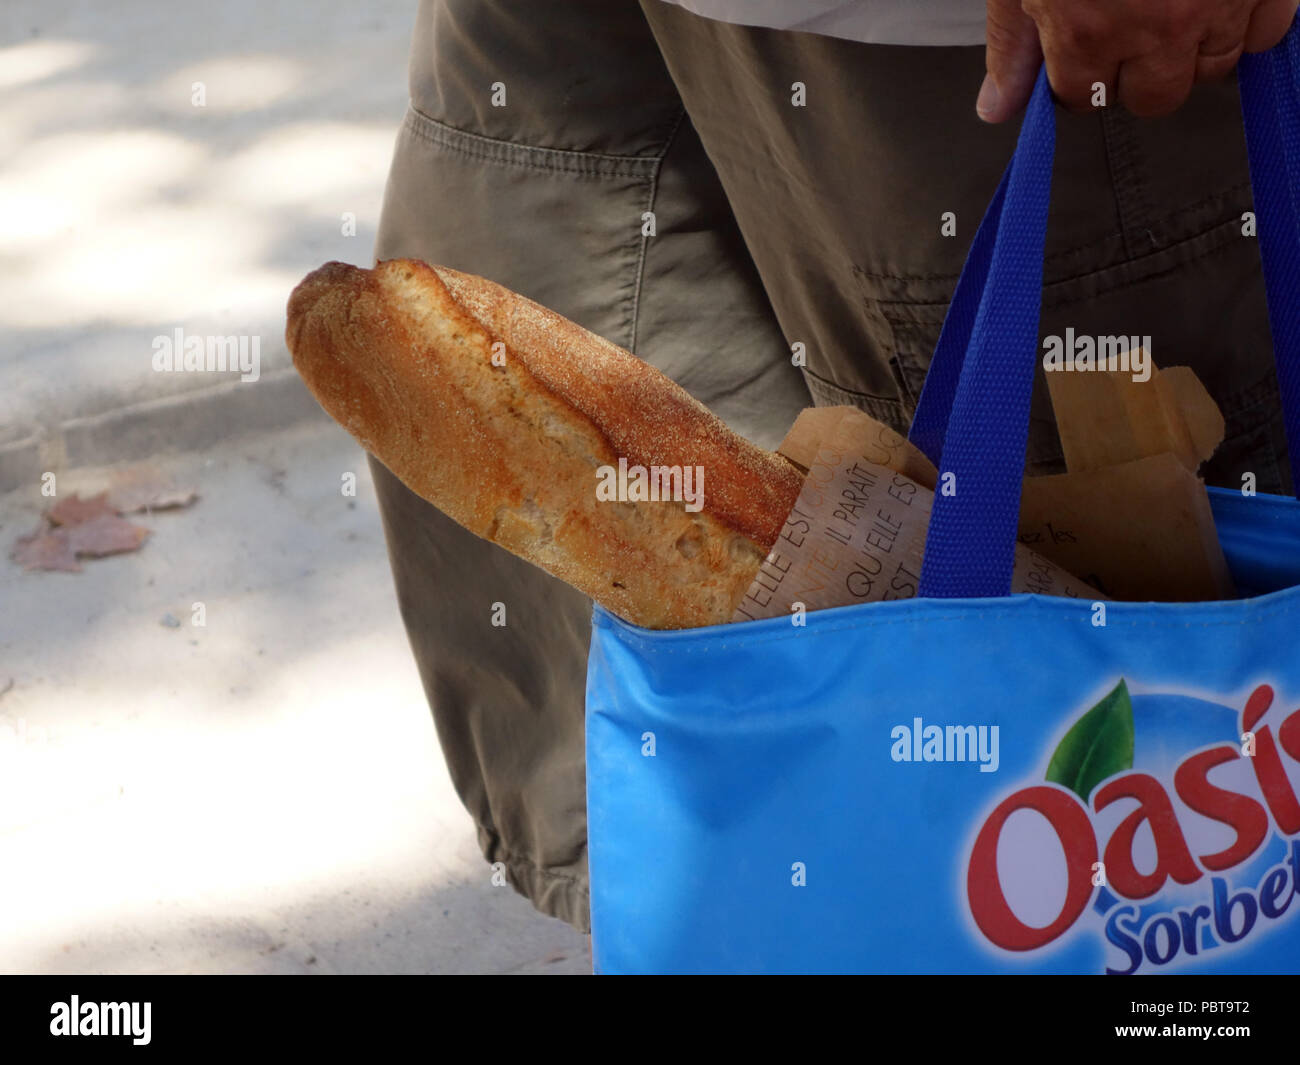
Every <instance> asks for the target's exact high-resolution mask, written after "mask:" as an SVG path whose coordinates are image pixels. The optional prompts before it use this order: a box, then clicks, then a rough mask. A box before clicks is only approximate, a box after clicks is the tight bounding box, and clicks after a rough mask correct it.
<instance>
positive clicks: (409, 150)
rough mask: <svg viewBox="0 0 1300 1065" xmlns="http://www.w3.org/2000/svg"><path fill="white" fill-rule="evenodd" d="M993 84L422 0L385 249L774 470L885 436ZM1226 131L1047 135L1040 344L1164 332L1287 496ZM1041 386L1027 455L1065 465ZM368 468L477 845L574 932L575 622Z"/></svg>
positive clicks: (628, 9) (977, 195)
mask: <svg viewBox="0 0 1300 1065" xmlns="http://www.w3.org/2000/svg"><path fill="white" fill-rule="evenodd" d="M982 75H983V50H982V49H980V48H899V47H889V46H878V45H864V44H856V43H852V42H848V41H841V40H836V39H832V38H826V37H819V36H814V35H809V34H800V33H789V32H780V31H773V30H764V29H754V28H745V27H738V26H731V25H726V24H723V23H718V22H714V21H710V20H707V19H703V18H700V17H697V16H695V15H691V14H689V13H688V12H685V11H683V10H682V9H680V8H677V7H674V6H671V5H668V4H664V3H660V2H658V0H644V3H642V4H640V5H638V4H637V3H636V2H634V0H553V2H550V3H546V4H538V3H536V0H424V2H423V3H422V4H421V6H420V10H419V16H418V23H417V26H416V30H415V37H414V44H413V49H412V61H411V109H410V111H409V112H408V114H407V116H406V119H405V122H404V123H403V125H402V128H401V132H400V134H399V137H398V141H397V146H396V153H395V157H394V160H393V166H392V173H391V177H390V179H389V184H388V188H387V194H386V197H385V202H384V212H383V218H382V223H381V226H380V235H379V241H378V247H377V248H376V255H377V257H378V258H381V259H387V258H393V257H398V256H414V257H417V258H422V259H426V260H428V261H430V262H434V263H442V264H446V265H449V266H452V267H455V268H456V269H459V270H467V271H470V272H472V273H477V274H482V275H484V276H486V277H489V278H492V279H493V280H495V281H498V282H500V283H502V284H504V285H506V286H508V287H510V288H512V289H515V290H517V291H519V292H521V293H523V294H524V295H526V296H529V297H531V298H532V299H534V300H537V301H539V302H541V303H543V304H545V305H547V306H549V307H552V308H554V309H555V310H557V311H559V312H560V313H561V314H564V315H566V316H568V317H569V318H572V319H574V320H575V321H577V322H579V323H581V324H582V325H584V326H586V327H587V328H588V329H591V330H593V331H595V332H596V333H599V334H601V335H602V336H605V337H607V338H609V339H610V340H612V341H614V342H616V343H618V344H621V345H623V346H624V347H626V348H628V349H630V350H632V351H634V352H635V353H636V354H637V355H639V356H640V357H642V358H644V359H646V360H648V361H649V362H651V363H652V364H654V365H655V366H657V367H659V368H660V369H661V370H663V371H664V372H665V373H666V374H668V375H669V376H670V377H672V378H674V379H675V380H677V381H678V382H679V383H680V384H682V385H683V386H684V387H685V388H687V389H688V390H689V391H690V392H692V393H693V394H694V395H695V396H696V397H698V398H699V399H700V400H702V401H703V402H704V403H706V404H707V405H709V406H710V407H711V408H713V410H714V411H716V412H717V413H718V414H719V415H720V416H722V417H723V418H724V419H725V420H726V421H727V422H729V423H730V424H731V425H732V426H733V427H734V428H736V429H737V430H738V431H739V432H741V433H743V434H745V435H747V436H749V437H750V438H751V439H753V440H754V441H756V442H757V443H760V444H762V445H764V446H769V447H771V446H774V445H775V444H776V443H777V442H779V440H780V439H781V437H782V436H783V435H784V432H785V430H786V429H787V428H788V426H789V425H790V423H791V422H792V420H793V419H794V417H795V415H796V413H797V412H798V411H799V410H800V408H802V407H804V406H806V405H809V404H810V403H817V404H836V403H851V404H856V405H857V406H859V407H861V408H863V409H864V410H867V411H869V412H870V413H871V414H873V415H875V416H877V417H879V418H882V419H884V420H885V421H887V422H890V423H892V424H893V425H895V426H897V427H898V428H900V429H905V428H906V426H907V425H908V422H909V419H910V417H911V414H912V411H913V408H914V405H915V403H916V399H917V396H918V394H919V392H920V388H921V383H922V381H923V379H924V376H925V370H926V365H927V361H928V358H929V355H930V352H931V350H932V349H933V347H934V343H935V340H936V339H937V337H938V334H939V327H940V325H941V323H942V321H943V315H944V310H945V307H946V305H947V301H948V299H949V298H950V296H951V293H952V289H953V286H954V283H955V281H956V277H957V274H958V272H959V271H960V269H961V265H962V260H963V258H964V256H965V253H966V249H967V246H968V244H969V242H970V239H971V237H972V235H973V234H974V231H975V227H976V226H977V224H978V222H979V219H980V217H981V215H982V213H983V209H984V206H985V204H986V203H987V201H988V198H989V196H990V195H991V194H992V192H993V190H994V188H995V187H996V184H997V181H998V178H999V175H1000V174H1001V172H1002V169H1003V167H1004V166H1005V164H1006V162H1007V159H1008V158H1009V156H1010V153H1011V150H1012V147H1013V144H1014V138H1015V134H1016V129H1015V128H1014V127H1015V123H1012V125H1011V126H1010V127H1006V128H1003V127H998V128H990V127H986V126H983V125H981V124H980V123H979V122H978V120H977V119H976V118H975V114H974V107H973V101H974V98H975V93H976V91H977V89H978V87H979V84H980V79H981V77H982ZM796 82H800V83H802V84H803V86H804V95H805V104H804V106H795V105H794V104H793V103H792V98H793V95H794V83H796ZM1238 108H1239V104H1238V99H1237V93H1236V89H1235V86H1234V85H1233V84H1224V85H1219V86H1210V87H1204V88H1200V89H1198V90H1197V91H1196V92H1195V94H1194V95H1193V97H1192V100H1191V101H1190V103H1189V104H1188V105H1187V106H1186V107H1185V108H1183V110H1182V111H1180V112H1179V113H1178V114H1176V115H1174V116H1172V117H1170V118H1167V119H1161V120H1156V121H1151V120H1147V121H1143V120H1138V119H1134V118H1132V117H1130V116H1128V115H1126V114H1123V113H1121V112H1118V111H1107V112H1103V113H1101V114H1098V115H1089V116H1083V117H1077V116H1070V115H1066V114H1060V115H1059V123H1058V127H1059V133H1058V147H1057V159H1056V171H1055V177H1054V186H1053V198H1052V211H1051V217H1050V221H1049V229H1048V257H1047V264H1046V280H1047V286H1046V292H1045V296H1044V309H1043V321H1042V330H1043V332H1044V333H1045V334H1046V333H1060V332H1062V331H1063V330H1064V329H1065V328H1066V327H1067V326H1072V327H1074V329H1075V330H1076V331H1077V332H1082V333H1092V334H1125V335H1132V334H1137V335H1150V336H1151V337H1152V347H1153V351H1154V356H1155V360H1156V362H1157V364H1159V365H1168V364H1176V363H1186V364H1190V365H1191V366H1193V367H1194V368H1195V370H1196V371H1197V373H1198V374H1199V375H1200V376H1201V378H1202V379H1203V380H1204V381H1205V382H1206V384H1207V385H1208V387H1209V388H1210V390H1211V392H1212V393H1213V394H1214V395H1215V397H1216V398H1217V399H1218V401H1219V403H1220V405H1221V406H1222V407H1223V410H1224V414H1225V415H1226V417H1227V424H1228V428H1227V434H1228V438H1227V441H1226V443H1225V444H1224V446H1223V447H1222V448H1221V450H1220V452H1219V454H1218V456H1217V457H1216V458H1215V459H1214V460H1213V462H1212V463H1211V464H1210V466H1209V468H1208V473H1209V477H1210V479H1211V480H1212V481H1214V482H1218V483H1222V484H1240V476H1241V474H1242V473H1243V472H1245V471H1251V472H1253V473H1254V474H1255V475H1256V477H1257V479H1258V486H1259V489H1260V490H1261V491H1279V490H1283V489H1289V486H1290V477H1289V474H1288V471H1287V469H1286V464H1285V445H1284V441H1283V436H1282V427H1281V420H1280V413H1279V406H1278V398H1277V391H1276V385H1275V381H1274V377H1273V372H1272V365H1271V349H1270V342H1269V334H1268V326H1267V320H1266V313H1265V306H1264V298H1263V288H1262V281H1261V278H1260V270H1259V259H1258V250H1257V245H1256V242H1255V240H1254V239H1253V238H1251V237H1248V236H1243V234H1242V214H1243V212H1245V211H1248V210H1249V209H1250V207H1251V197H1250V187H1249V182H1248V177H1247V170H1246V160H1245V150H1244V144H1243V140H1242V134H1241V120H1240V115H1239V110H1238ZM947 212H951V216H950V221H951V222H952V224H953V225H952V226H950V227H948V228H953V227H954V226H955V235H951V236H949V235H945V233H944V232H943V229H944V225H943V223H944V220H945V216H946V213H947ZM651 216H653V235H649V231H650V221H651ZM796 343H798V344H802V345H804V351H805V355H806V360H807V365H806V367H805V368H804V369H803V371H802V372H801V371H800V370H799V369H797V368H796V367H795V366H794V365H793V364H792V362H791V346H792V345H794V344H796ZM1039 385H1040V387H1039V389H1038V391H1037V394H1036V397H1035V404H1034V420H1033V425H1032V430H1031V454H1030V460H1031V462H1030V465H1031V470H1032V471H1033V472H1051V471H1054V470H1059V469H1060V450H1059V444H1058V441H1057V439H1056V435H1055V431H1054V429H1053V427H1052V423H1051V418H1050V411H1049V409H1048V407H1047V405H1046V397H1045V394H1044V392H1045V390H1044V389H1043V388H1042V387H1041V381H1040V382H1039ZM466 459H467V460H468V461H473V456H472V455H471V456H466ZM372 467H373V472H374V478H375V484H376V488H377V490H378V492H379V499H380V505H381V508H382V512H383V516H384V525H385V531H386V535H387V541H388V548H389V554H390V557H391V562H392V568H393V574H394V578H395V581H396V587H397V594H398V598H399V600H400V605H401V611H402V616H403V618H404V620H405V624H406V628H407V631H408V633H409V636H410V640H411V646H412V650H413V651H414V654H415V658H416V661H417V663H418V664H419V669H420V673H421V677H422V679H423V683H424V688H425V692H426V694H427V696H428V700H429V704H430V706H431V707H432V710H433V715H434V719H435V721H436V723H437V730H438V736H439V739H440V741H441V744H442V749H443V752H444V754H445V756H446V759H447V763H448V766H449V768H450V771H451V775H452V779H453V781H454V783H455V786H456V788H457V790H458V792H459V794H460V796H461V798H462V799H463V801H464V803H465V806H466V808H467V809H468V810H469V812H470V814H471V815H472V816H473V818H474V820H475V822H476V824H477V826H478V835H479V841H480V843H481V845H482V849H483V853H484V855H485V856H486V858H487V859H488V860H489V861H492V862H496V861H500V862H502V863H504V865H505V868H506V870H507V874H508V877H509V879H510V882H511V883H512V884H513V885H514V886H515V887H516V888H517V889H518V890H519V891H521V892H523V893H524V894H525V895H527V896H528V897H529V898H531V899H532V900H533V902H534V904H535V905H536V906H537V907H538V909H540V910H542V911H543V912H545V913H548V914H551V915H553V916H556V917H559V918H562V919H563V920H565V921H568V922H569V923H571V924H573V925H575V926H576V927H578V928H580V929H583V930H585V929H586V928H587V927H588V888H587V860H586V811H585V781H584V761H583V690H584V682H585V669H586V651H587V644H588V638H589V632H590V628H589V618H590V611H591V606H590V602H589V601H588V600H587V599H586V598H585V597H584V596H582V595H580V594H579V593H578V592H576V591H574V590H572V589H571V588H569V587H567V586H565V585H563V584H561V583H559V582H558V581H556V580H554V579H552V578H551V577H549V576H548V575H546V574H544V573H542V572H541V571H539V570H536V569H534V568H532V567H531V566H529V565H528V564H526V563H524V562H522V561H519V560H517V559H515V558H514V557H513V556H511V555H509V554H507V553H506V552H504V551H502V550H500V549H499V548H497V547H495V546H493V545H490V544H487V543H485V542H483V541H480V540H478V539H476V538H475V537H473V536H471V535H469V534H468V533H466V532H464V531H463V530H462V529H461V528H460V527H459V526H457V525H455V524H454V523H453V522H451V521H450V520H449V519H447V518H445V517H443V516H442V515H441V514H440V513H439V512H438V511H437V510H435V509H434V508H433V507H431V506H430V505H429V504H427V503H425V502H424V501H422V500H421V499H419V498H418V497H416V496H415V495H413V494H412V493H411V492H410V491H408V490H407V489H406V488H405V487H404V486H403V485H402V484H401V483H400V482H398V481H397V480H396V479H395V478H394V477H393V476H392V475H391V474H390V473H389V472H388V471H387V470H386V469H385V468H384V467H383V466H381V465H380V464H379V463H377V462H373V461H372ZM496 603H501V604H504V606H505V610H506V622H507V623H506V624H505V625H504V626H498V625H493V623H492V617H493V607H494V604H496ZM486 875H487V870H486V868H485V876H486Z"/></svg>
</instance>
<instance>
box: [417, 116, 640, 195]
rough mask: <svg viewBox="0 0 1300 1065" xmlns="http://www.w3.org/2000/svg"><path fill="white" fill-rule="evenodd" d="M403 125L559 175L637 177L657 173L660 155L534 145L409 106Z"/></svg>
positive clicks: (486, 158) (462, 149) (444, 143)
mask: <svg viewBox="0 0 1300 1065" xmlns="http://www.w3.org/2000/svg"><path fill="white" fill-rule="evenodd" d="M403 125H404V126H405V127H406V129H408V130H409V131H410V132H411V133H412V134H413V135H415V136H417V137H419V138H421V139H422V140H424V141H427V142H428V143H430V144H432V145H434V146H435V147H438V148H442V149H444V150H446V151H450V152H455V153H457V154H458V155H463V156H465V157H466V158H469V159H477V160H480V161H482V162H489V163H496V164H498V165H499V166H511V167H519V168H522V169H526V170H541V171H545V172H548V173H557V174H582V175H587V176H592V177H617V178H637V179H641V180H644V179H645V178H647V177H650V176H652V175H653V174H654V172H655V168H656V167H657V166H658V158H657V157H647V156H637V155H603V154H601V153H599V152H579V151H573V150H571V149H566V148H540V147H537V146H535V145H530V144H515V143H513V142H512V141H502V140H496V139H494V138H492V137H484V136H481V135H480V134H477V133H469V132H467V131H465V130H462V129H457V128H456V127H454V126H448V125H446V124H445V123H443V122H439V121H438V120H437V119H435V118H430V117H429V116H428V115H426V114H424V113H423V112H421V111H417V110H416V109H415V108H414V107H412V106H408V108H407V113H406V119H405V121H404V123H403Z"/></svg>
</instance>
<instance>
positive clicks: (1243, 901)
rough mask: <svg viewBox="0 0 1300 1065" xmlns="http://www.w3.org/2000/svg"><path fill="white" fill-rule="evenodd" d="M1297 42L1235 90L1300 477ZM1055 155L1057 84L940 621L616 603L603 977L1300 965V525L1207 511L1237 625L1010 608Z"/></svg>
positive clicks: (936, 434) (941, 392) (971, 405)
mask: <svg viewBox="0 0 1300 1065" xmlns="http://www.w3.org/2000/svg"><path fill="white" fill-rule="evenodd" d="M1298 76H1300V45H1298V43H1297V31H1296V30H1295V28H1294V27H1293V29H1292V31H1291V32H1290V33H1289V34H1288V36H1287V38H1286V40H1285V41H1284V42H1283V43H1282V44H1280V45H1279V46H1278V47H1277V48H1275V49H1274V50H1273V51H1272V52H1270V53H1267V54H1265V55H1261V56H1247V57H1245V58H1243V60H1242V62H1241V65H1240V79H1241V86H1242V100H1243V112H1244V116H1245V122H1246V133H1247V142H1248V148H1249V157H1250V165H1251V176H1252V183H1253V187H1254V192H1255V210H1256V218H1257V226H1258V233H1259V240H1260V246H1261V254H1262V257H1263V262H1264V268H1265V277H1266V286H1267V294H1268V304H1269V315H1270V323H1271V328H1272V332H1273V338H1274V347H1275V353H1276V360H1277V372H1278V378H1279V383H1280V385H1281V390H1282V396H1283V401H1284V409H1285V414H1286V419H1287V431H1288V439H1289V444H1290V449H1291V463H1292V469H1293V470H1295V471H1298V472H1300V291H1298V289H1297V286H1298V285H1300V214H1298V213H1297V203H1296V193H1297V190H1300V85H1298V83H1297V77H1298ZM1053 146H1054V117H1053V111H1052V103H1051V99H1050V95H1049V91H1048V87H1047V83H1046V79H1045V77H1044V76H1042V75H1040V78H1039V82H1038V86H1037V89H1036V91H1035V93H1034V97H1033V100H1032V102H1031V104H1030V106H1029V109H1028V111H1027V113H1026V116H1025V119H1024V124H1023V127H1022V129H1021V134H1020V140H1019V144H1018V146H1017V149H1016V153H1015V156H1014V158H1013V159H1012V162H1011V164H1010V166H1009V167H1008V170H1007V173H1006V175H1005V176H1004V178H1003V181H1002V184H1001V185H1000V187H999V188H998V191H997V193H996V194H995V196H994V198H993V201H992V203H991V204H990V206H989V209H988V212H987V214H986V216H985V218H984V221H983V223H982V224H981V226H980V230H979V232H978V234H977V236H976V238H975V241H974V242H973V245H972V248H971V251H970V254H969V256H968V259H967V263H966V267H965V269H964V271H963V274H962V277H961V279H960V281H959V282H958V286H957V290H956V293H955V295H954V298H953V303H952V306H951V308H950V310H949V314H948V318H947V321H946V323H945V325H944V329H943V333H942V335H941V339H940V342H939V345H938V347H937V349H936V352H935V357H934V360H933V364H932V367H931V370H930V375H929V377H928V379H927V382H926V387H925V390H924V393H923V395H922V397H921V402H920V405H919V407H918V411H917V415H916V419H915V424H914V427H913V430H912V434H911V435H912V439H913V442H915V443H916V444H917V445H918V446H920V447H921V448H922V449H923V450H925V451H926V452H927V454H929V455H930V457H931V458H932V459H934V460H935V461H936V464H937V465H938V467H939V469H940V470H941V471H952V472H953V473H955V475H956V479H957V481H956V483H957V485H958V486H959V491H958V493H957V494H956V495H954V496H951V497H946V496H942V495H941V496H939V497H938V498H937V499H936V501H935V507H934V511H933V514H932V520H931V524H930V529H929V533H928V538H927V542H926V554H925V563H924V567H923V573H922V582H921V595H920V597H918V598H916V599H911V600H904V601H897V602H877V603H869V604H863V605H860V606H850V607H843V608H839V609H834V610H824V611H816V612H813V613H810V614H808V615H807V616H806V619H805V621H806V623H805V624H804V626H802V627H797V626H795V625H792V624H791V622H790V620H789V619H785V618H773V619H769V620H765V621H755V622H746V623H741V624H735V625H723V626H712V627H709V628H701V629H690V630H682V631H661V632H652V631H648V630H645V629H640V628H638V627H636V626H633V625H629V624H627V623H625V622H623V621H621V620H620V619H618V618H616V617H614V616H612V615H610V614H609V613H607V612H606V611H604V610H602V609H600V608H599V607H597V608H596V610H595V614H594V625H593V633H592V643H591V653H590V658H589V664H588V684H587V815H588V834H589V837H588V838H589V851H588V854H589V861H590V874H591V923H592V942H593V955H594V960H595V967H596V970H597V972H601V973H636V972H900V973H902V972H958V973H1165V972H1201V973H1245V972H1250V973H1281V972H1289V973H1295V972H1300V650H1298V649H1297V637H1298V636H1300V587H1298V586H1300V503H1297V501H1296V500H1293V499H1290V498H1282V497H1279V496H1268V495H1262V494H1261V495H1254V496H1244V495H1242V494H1241V493H1239V492H1234V491H1224V490H1218V489H1212V490H1211V497H1212V505H1213V509H1214V513H1215V519H1216V523H1217V526H1218V531H1219V535H1220V538H1221V541H1222V543H1223V547H1224V551H1225V554H1226V556H1227V558H1228V562H1229V567H1230V569H1231V570H1232V573H1233V576H1234V579H1235V580H1236V583H1237V586H1238V589H1239V591H1240V594H1241V596H1242V598H1238V599H1234V600H1229V601H1224V602H1211V603H1192V604H1184V603H1118V602H1111V603H1107V604H1106V605H1105V611H1104V615H1102V616H1101V617H1100V621H1101V622H1102V623H1100V624H1099V623H1098V621H1099V615H1098V611H1097V609H1096V607H1095V606H1094V604H1091V603H1088V602H1083V601H1079V600H1073V599H1066V598H1048V597H1043V596H1036V595H1011V594H1009V589H1010V583H1011V570H1012V553H1013V545H1014V542H1015V537H1016V526H1017V517H1018V511H1019V500H1020V483H1021V477H1022V473H1023V467H1024V458H1025V447H1026V438H1027V430H1028V421H1029V397H1030V392H1031V388H1032V381H1033V371H1034V362H1035V360H1036V358H1037V347H1038V335H1037V331H1038V314H1039V303H1040V298H1041V290H1042V261H1043V240H1044V232H1045V227H1046V218H1047V203H1048V194H1049V186H1050V179H1051V169H1052V155H1053Z"/></svg>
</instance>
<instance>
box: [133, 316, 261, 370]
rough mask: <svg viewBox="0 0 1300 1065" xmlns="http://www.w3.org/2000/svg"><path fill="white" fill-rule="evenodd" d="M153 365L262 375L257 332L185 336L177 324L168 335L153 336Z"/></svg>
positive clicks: (158, 367)
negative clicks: (251, 333) (240, 334)
mask: <svg viewBox="0 0 1300 1065" xmlns="http://www.w3.org/2000/svg"><path fill="white" fill-rule="evenodd" d="M153 368H154V370H155V371H156V372H158V373H178V372H180V371H186V372H189V373H238V374H239V379H240V380H241V381H256V380H257V379H258V378H259V377H260V376H261V375H262V338H261V336H198V335H194V336H186V335H185V330H184V329H182V328H181V327H180V326H177V327H176V328H175V329H173V330H172V334H171V336H167V335H166V334H159V335H158V336H156V337H154V338H153Z"/></svg>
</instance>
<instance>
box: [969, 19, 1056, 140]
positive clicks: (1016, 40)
mask: <svg viewBox="0 0 1300 1065" xmlns="http://www.w3.org/2000/svg"><path fill="white" fill-rule="evenodd" d="M985 25H986V31H985V32H986V37H985V40H986V41H987V47H986V49H985V53H984V67H985V69H986V70H987V71H988V73H987V74H985V75H984V84H983V85H982V86H980V94H979V98H978V99H977V100H976V101H975V111H976V112H977V113H978V114H979V116H980V118H982V119H983V120H984V121H985V122H1005V121H1006V120H1007V119H1008V118H1010V117H1011V116H1012V115H1015V114H1017V113H1019V111H1020V109H1021V108H1023V107H1024V106H1025V104H1027V103H1028V102H1029V97H1030V95H1031V94H1032V93H1033V91H1034V80H1035V79H1036V78H1037V77H1038V68H1039V66H1040V65H1041V64H1042V60H1043V50H1042V47H1041V46H1040V45H1039V43H1038V27H1037V26H1036V25H1035V24H1034V20H1033V19H1031V18H1030V17H1029V16H1028V15H1026V14H1025V12H1024V10H1023V9H1022V8H1021V6H1020V0H988V20H987V22H986V24H985Z"/></svg>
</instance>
